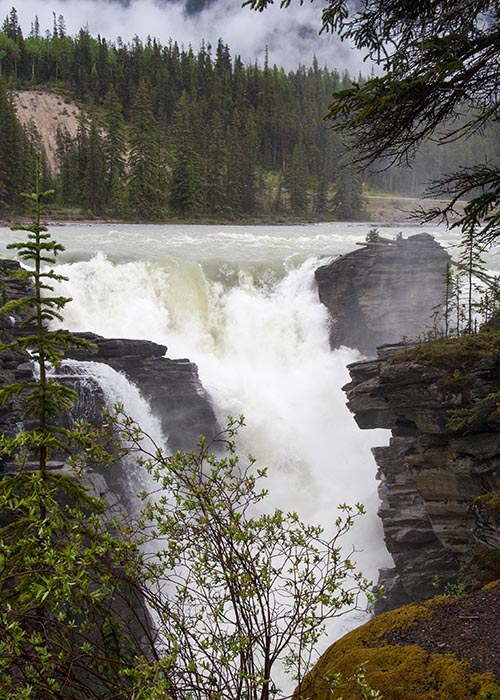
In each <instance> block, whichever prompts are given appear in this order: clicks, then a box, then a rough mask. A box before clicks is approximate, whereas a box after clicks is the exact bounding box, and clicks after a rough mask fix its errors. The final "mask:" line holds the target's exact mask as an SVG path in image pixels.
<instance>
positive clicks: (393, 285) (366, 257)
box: [315, 233, 450, 356]
mask: <svg viewBox="0 0 500 700" xmlns="http://www.w3.org/2000/svg"><path fill="white" fill-rule="evenodd" d="M374 238H375V240H373V242H369V243H367V244H366V246H364V247H363V248H360V249H359V250H355V251H353V252H352V253H348V254H347V255H344V256H342V257H340V258H337V259H336V260H334V261H333V262H331V263H330V264H329V265H325V266H323V267H320V268H318V269H317V270H316V272H315V276H316V281H317V285H318V293H319V298H320V299H321V301H322V302H323V304H325V306H327V308H328V309H329V311H330V316H331V319H332V323H331V330H330V343H331V346H332V348H337V347H340V346H341V345H347V346H349V347H354V348H358V349H359V350H360V351H361V352H362V353H363V354H365V355H367V356H374V355H375V353H376V348H377V347H378V346H379V345H382V344H383V343H392V342H399V341H400V340H401V339H402V338H405V337H406V338H415V337H417V336H418V335H419V334H421V333H424V332H425V331H426V330H429V329H431V328H433V327H434V325H435V324H436V320H435V319H436V311H437V310H439V309H441V308H442V306H443V304H444V301H445V294H446V266H447V264H448V263H449V262H450V257H449V255H448V253H446V251H445V250H444V249H443V248H442V247H441V246H440V245H439V243H437V242H436V241H435V240H434V238H433V237H432V236H430V235H429V234H427V233H421V234H417V235H415V236H411V237H409V238H403V237H402V236H401V237H398V238H397V239H396V240H393V241H387V240H386V239H381V238H379V237H376V236H375V237H374Z"/></svg>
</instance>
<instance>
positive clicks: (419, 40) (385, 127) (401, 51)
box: [244, 0, 500, 243]
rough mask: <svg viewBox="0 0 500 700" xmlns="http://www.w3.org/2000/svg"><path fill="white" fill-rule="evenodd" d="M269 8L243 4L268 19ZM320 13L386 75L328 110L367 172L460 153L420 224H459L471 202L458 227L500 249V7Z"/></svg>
mask: <svg viewBox="0 0 500 700" xmlns="http://www.w3.org/2000/svg"><path fill="white" fill-rule="evenodd" d="M272 2H273V0H246V1H245V2H244V4H245V5H249V6H250V7H251V8H253V9H256V10H260V11H262V10H264V9H265V8H266V7H267V5H269V4H272ZM290 4H292V0H282V2H281V6H282V7H288V6H289V5H290ZM301 4H302V2H301ZM321 12H322V28H323V30H324V31H327V32H328V31H331V32H335V33H336V34H338V35H339V36H340V37H341V38H342V39H345V40H348V41H349V42H350V44H351V45H353V46H355V47H356V48H357V49H358V50H360V51H362V52H363V55H364V57H365V58H366V59H369V60H370V61H371V62H373V63H374V64H375V65H377V66H378V67H379V68H380V69H381V75H375V74H373V75H372V77H371V78H370V79H368V80H366V81H364V82H353V84H352V85H350V86H348V87H347V88H345V89H342V90H339V91H337V92H336V93H335V94H334V95H333V99H332V103H331V105H330V108H329V117H330V119H332V121H333V123H334V128H335V129H336V130H337V131H339V132H340V133H342V134H344V135H345V136H346V137H349V138H350V139H351V141H350V143H352V144H353V145H354V147H355V149H356V150H357V153H358V158H357V160H358V162H359V164H360V166H362V167H369V166H370V165H371V164H373V163H375V162H377V163H380V162H382V164H384V163H385V164H386V165H388V166H389V165H403V166H404V165H407V164H408V163H414V164H415V165H416V164H417V162H418V158H419V157H421V155H422V152H423V150H424V149H428V147H429V143H428V140H429V139H431V140H432V141H433V142H434V143H435V144H438V145H439V148H440V149H444V150H446V147H447V145H450V144H452V145H454V146H455V147H456V152H457V155H458V158H455V159H451V160H450V161H448V162H447V163H446V167H445V168H443V170H442V174H441V175H437V174H436V171H435V170H434V169H433V168H432V167H430V168H429V171H428V183H429V194H430V195H431V196H432V197H437V198H439V197H441V198H443V199H444V201H442V202H439V201H437V202H436V205H435V207H434V208H433V209H432V210H431V211H430V213H429V214H425V215H424V216H423V219H424V220H431V219H435V218H436V217H439V218H440V219H444V220H446V221H448V220H450V219H451V220H452V221H453V217H454V215H455V214H456V212H455V207H456V204H457V202H458V201H459V200H460V199H464V198H468V199H470V201H469V202H468V204H467V206H466V207H465V212H464V214H463V215H462V216H460V219H459V221H458V222H455V223H454V225H456V226H459V227H460V228H461V229H462V230H463V232H464V234H465V235H466V236H473V237H476V238H478V239H481V241H482V242H483V243H484V242H490V241H492V240H494V239H495V238H496V237H497V236H498V235H500V207H499V204H500V168H499V159H498V155H499V153H498V138H496V139H495V137H494V138H493V140H492V139H491V136H492V135H493V134H494V133H498V132H497V126H496V123H497V122H498V116H499V113H500V96H499V94H498V91H497V90H494V89H492V88H491V86H492V85H493V84H495V81H496V80H497V78H498V77H499V68H498V57H499V50H500V49H499V46H500V42H499V36H500V12H499V7H498V3H496V2H494V1H493V0H478V2H468V3H465V5H464V4H463V3H459V2H443V0H428V2H425V3H414V2H412V0H374V1H373V2H362V3H360V4H358V3H355V4H351V3H349V2H347V1H346V0H328V1H327V2H326V3H324V4H323V6H322V8H321ZM488 128H489V129H490V130H491V131H490V134H489V135H488V134H487V133H486V132H485V131H484V130H485V129H488ZM483 135H484V137H485V138H484V145H485V146H486V150H485V151H484V157H481V155H480V151H476V152H475V153H474V154H473V156H472V158H471V157H470V156H471V153H470V152H467V150H468V145H467V141H469V144H471V143H472V141H471V140H473V139H474V137H477V136H480V137H481V139H483ZM464 136H465V137H466V140H465V141H464V140H463V139H462V137H464ZM459 139H461V140H460V147H457V146H458V141H459ZM419 154H420V156H419Z"/></svg>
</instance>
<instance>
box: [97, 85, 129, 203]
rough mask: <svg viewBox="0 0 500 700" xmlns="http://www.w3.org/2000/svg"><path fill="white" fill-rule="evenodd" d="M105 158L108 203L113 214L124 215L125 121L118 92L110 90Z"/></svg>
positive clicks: (107, 102) (106, 106) (104, 113)
mask: <svg viewBox="0 0 500 700" xmlns="http://www.w3.org/2000/svg"><path fill="white" fill-rule="evenodd" d="M103 109H104V112H103V115H104V116H103V121H104V128H105V134H104V157H105V161H106V201H107V205H108V207H109V209H110V211H111V212H112V213H113V214H115V215H116V214H123V213H124V211H125V208H126V188H125V187H124V186H123V183H124V182H125V170H126V164H125V152H126V135H125V121H124V119H123V114H122V108H121V104H120V100H119V99H118V95H117V93H116V90H115V89H114V88H113V87H111V88H110V89H109V90H108V93H107V95H106V99H105V102H104V108H103Z"/></svg>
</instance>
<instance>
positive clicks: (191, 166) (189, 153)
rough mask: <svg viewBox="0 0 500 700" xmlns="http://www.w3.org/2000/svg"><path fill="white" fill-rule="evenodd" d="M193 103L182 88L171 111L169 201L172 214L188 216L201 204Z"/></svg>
mask: <svg viewBox="0 0 500 700" xmlns="http://www.w3.org/2000/svg"><path fill="white" fill-rule="evenodd" d="M196 123H197V122H196V118H195V111H194V106H193V104H192V103H191V101H190V98H189V97H188V94H187V93H186V92H184V93H183V94H182V96H181V98H180V100H179V102H178V104H177V108H176V110H175V114H174V124H173V127H172V140H171V147H170V149H171V173H170V190H169V205H170V208H171V210H172V212H173V213H174V214H175V215H176V216H192V215H194V214H197V213H198V212H199V211H200V209H201V207H202V192H201V159H200V155H199V152H198V149H197V147H196V137H195V125H196Z"/></svg>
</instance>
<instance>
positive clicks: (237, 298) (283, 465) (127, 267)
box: [0, 223, 456, 633]
mask: <svg viewBox="0 0 500 700" xmlns="http://www.w3.org/2000/svg"><path fill="white" fill-rule="evenodd" d="M371 227H372V225H371V224H368V223H347V224H346V223H322V224H314V225H311V224H309V225H295V226H290V225H275V226H222V225H221V226H217V225H212V226H202V225H139V224H138V225H131V224H130V225H122V224H109V225H108V224H106V225H104V224H85V225H84V224H71V225H69V224H68V225H57V226H56V225H54V226H53V227H52V228H51V233H52V235H53V237H54V238H55V239H56V240H57V241H58V242H60V243H62V244H63V245H64V246H65V251H64V252H63V253H62V254H61V255H60V257H59V258H58V261H59V263H58V265H57V271H58V272H59V273H61V274H63V275H65V276H67V277H68V278H69V280H68V281H67V282H65V283H62V284H61V285H60V287H59V288H58V289H57V291H58V292H60V293H62V294H64V295H65V296H69V297H71V298H72V299H73V301H71V303H69V304H68V305H67V306H66V308H65V309H64V323H63V326H64V327H66V328H69V329H71V330H74V331H82V330H87V331H94V332H96V333H99V334H101V335H104V336H107V337H127V338H143V339H149V340H153V341H156V342H159V343H163V344H165V345H167V346H168V353H167V354H168V356H169V357H172V358H175V357H188V358H189V359H190V360H192V361H194V362H196V364H197V365H198V368H199V374H200V378H201V381H202V383H203V385H204V387H205V388H206V390H207V391H208V392H209V394H210V397H211V399H212V401H213V404H214V406H215V410H216V413H217V416H218V418H219V420H220V422H221V423H222V424H223V423H224V419H225V417H226V416H227V415H228V414H231V415H234V416H237V415H239V414H243V415H244V416H245V418H246V428H245V429H244V430H243V431H242V433H241V435H240V448H241V450H242V451H245V452H251V453H252V454H253V455H254V456H255V457H256V458H257V462H258V465H259V466H267V467H268V469H269V478H268V484H267V486H268V488H269V490H270V501H271V503H272V504H273V505H277V506H279V507H281V508H283V509H286V510H290V509H294V510H297V511H298V512H299V514H300V515H301V517H303V518H304V519H307V520H309V521H313V522H317V523H318V522H319V523H321V524H323V525H324V526H325V527H327V526H328V524H330V523H333V521H334V520H335V517H336V514H337V510H336V509H337V505H338V504H339V503H342V502H348V503H354V502H356V501H360V502H362V503H364V504H365V506H366V509H367V514H366V515H365V516H364V518H363V520H362V522H360V523H359V524H357V525H356V528H355V529H354V531H353V533H352V543H353V544H354V546H355V547H356V549H357V550H358V554H357V555H356V557H355V558H356V560H357V562H358V565H359V567H360V568H361V570H362V571H363V572H364V573H365V575H367V576H368V577H370V578H372V579H376V578H377V571H378V568H379V567H381V566H386V565H390V559H389V556H388V554H387V552H386V550H385V547H384V544H383V539H382V530H381V526H380V523H379V520H378V517H377V507H378V497H377V482H376V478H375V474H376V465H375V462H374V460H373V457H372V455H371V451H370V448H371V447H372V446H374V445H384V444H387V441H388V437H389V434H388V431H360V430H359V429H358V427H357V426H356V424H355V422H354V419H353V417H352V416H351V414H350V413H349V411H348V410H347V408H346V406H345V395H344V393H343V392H342V391H341V387H342V386H343V385H344V384H345V383H346V382H347V381H348V380H349V375H348V372H347V370H346V365H347V364H349V363H350V362H353V361H355V360H356V359H359V357H360V356H359V354H358V353H357V352H356V351H355V350H352V349H350V348H341V349H340V350H337V351H335V352H332V351H331V350H330V347H329V343H328V323H329V319H328V315H327V311H326V309H325V308H324V307H323V306H322V304H321V303H320V302H319V300H318V297H317V291H316V287H315V282H314V270H315V268H316V267H318V266H319V265H320V264H324V263H325V262H326V261H328V260H330V259H331V258H332V257H333V256H337V255H339V254H343V253H346V252H348V251H350V250H353V249H354V248H355V247H356V243H361V242H363V241H364V239H365V237H366V234H367V233H368V231H369V229H370V228H371ZM379 230H380V233H381V234H382V235H383V236H386V237H395V236H396V234H397V233H398V232H399V231H403V235H404V236H405V237H406V236H408V235H412V234H413V233H418V232H421V231H422V230H425V231H428V232H430V233H433V234H434V235H435V236H436V237H437V238H438V239H440V240H442V241H443V242H445V243H447V244H449V243H450V242H451V241H453V240H455V239H456V236H452V235H451V234H449V233H447V232H446V231H445V230H444V229H441V228H438V227H430V226H426V227H425V229H422V228H420V227H419V226H416V225H415V226H404V227H402V226H398V225H393V226H392V225H391V226H383V227H382V226H380V227H379ZM21 237H22V233H20V232H11V231H10V230H9V229H6V228H0V255H2V256H4V257H12V252H10V251H7V249H6V244H7V243H8V242H11V241H17V240H20V239H21ZM346 624H348V625H349V626H352V621H351V622H349V623H346ZM340 632H342V630H339V631H338V633H340Z"/></svg>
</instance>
